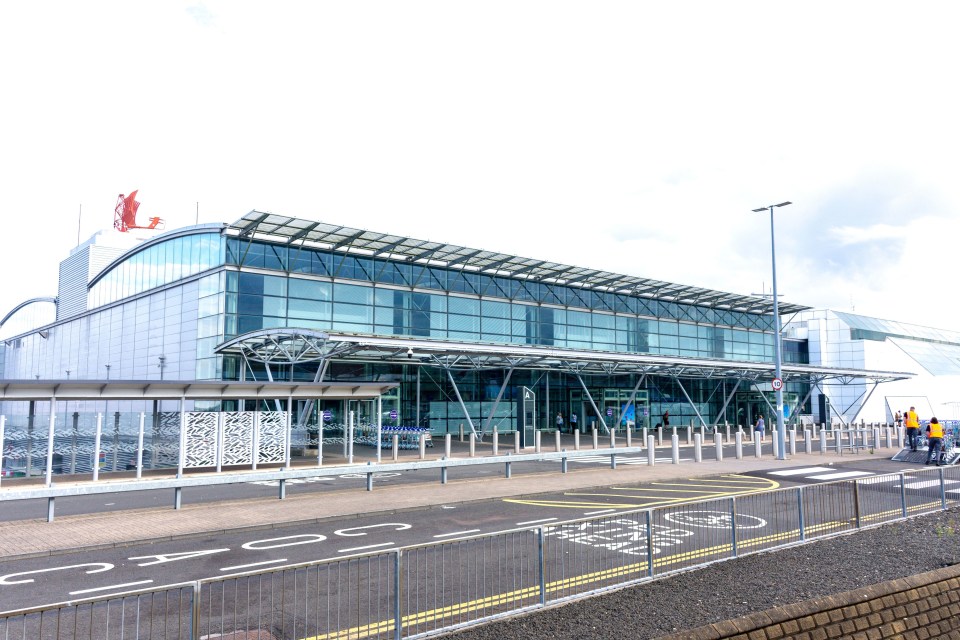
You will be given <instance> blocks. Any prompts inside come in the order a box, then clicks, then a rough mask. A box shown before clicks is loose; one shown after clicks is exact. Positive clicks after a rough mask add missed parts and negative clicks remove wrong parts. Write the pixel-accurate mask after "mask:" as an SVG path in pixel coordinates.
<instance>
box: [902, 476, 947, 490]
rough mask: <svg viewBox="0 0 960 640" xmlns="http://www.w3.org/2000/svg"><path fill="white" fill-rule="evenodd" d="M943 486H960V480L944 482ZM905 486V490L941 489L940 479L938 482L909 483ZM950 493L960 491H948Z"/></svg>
mask: <svg viewBox="0 0 960 640" xmlns="http://www.w3.org/2000/svg"><path fill="white" fill-rule="evenodd" d="M943 484H945V485H949V484H960V480H944V481H943ZM903 486H904V487H905V488H907V489H927V488H929V487H939V486H940V480H939V478H938V479H936V480H923V481H919V482H908V483H906V484H904V485H903ZM948 491H960V489H948Z"/></svg>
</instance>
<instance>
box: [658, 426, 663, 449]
mask: <svg viewBox="0 0 960 640" xmlns="http://www.w3.org/2000/svg"><path fill="white" fill-rule="evenodd" d="M657 446H658V447H662V446H663V427H657Z"/></svg>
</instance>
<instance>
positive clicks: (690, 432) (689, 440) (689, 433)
mask: <svg viewBox="0 0 960 640" xmlns="http://www.w3.org/2000/svg"><path fill="white" fill-rule="evenodd" d="M687 444H693V427H687Z"/></svg>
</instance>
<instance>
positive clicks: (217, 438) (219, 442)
mask: <svg viewBox="0 0 960 640" xmlns="http://www.w3.org/2000/svg"><path fill="white" fill-rule="evenodd" d="M257 404H259V403H257ZM220 408H221V409H222V408H223V407H222V406H221V407H220ZM253 413H254V416H256V415H257V414H258V413H260V410H259V407H258V408H257V410H256V411H254V412H253ZM226 421H227V420H226V416H224V413H223V411H217V433H216V434H215V435H214V437H213V442H214V447H213V460H214V463H215V464H216V465H217V467H216V468H217V473H220V472H221V471H223V441H224V434H223V432H224V431H226V424H225V423H226ZM254 421H256V418H254Z"/></svg>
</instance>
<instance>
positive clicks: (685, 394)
mask: <svg viewBox="0 0 960 640" xmlns="http://www.w3.org/2000/svg"><path fill="white" fill-rule="evenodd" d="M673 381H674V382H676V383H677V386H678V387H680V391H682V392H683V397H684V398H686V399H687V402H689V403H690V408H691V409H693V412H694V413H695V414H697V418H698V419H699V420H700V424H702V425H703V427H704V428H706V427H707V422H706V420H704V419H703V416H701V415H700V412H699V411H697V405H695V404H693V400H691V399H690V394H689V393H687V390H686V389H684V388H683V383H682V382H680V378H674V379H673Z"/></svg>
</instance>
